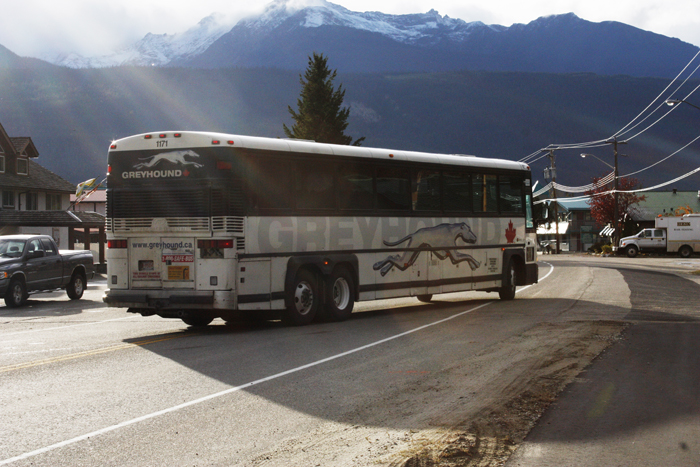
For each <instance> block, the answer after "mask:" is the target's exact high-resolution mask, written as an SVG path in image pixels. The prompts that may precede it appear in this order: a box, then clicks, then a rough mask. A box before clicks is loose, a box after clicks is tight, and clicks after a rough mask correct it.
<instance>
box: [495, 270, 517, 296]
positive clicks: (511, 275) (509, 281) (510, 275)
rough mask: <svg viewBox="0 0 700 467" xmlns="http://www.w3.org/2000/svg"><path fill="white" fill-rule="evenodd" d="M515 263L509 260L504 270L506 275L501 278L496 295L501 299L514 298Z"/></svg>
mask: <svg viewBox="0 0 700 467" xmlns="http://www.w3.org/2000/svg"><path fill="white" fill-rule="evenodd" d="M516 277H517V276H516V272H515V263H513V261H512V260H511V261H510V262H509V263H508V269H507V270H506V275H505V278H504V280H503V284H502V285H501V288H500V289H498V296H499V297H501V300H513V299H514V298H515V278H516Z"/></svg>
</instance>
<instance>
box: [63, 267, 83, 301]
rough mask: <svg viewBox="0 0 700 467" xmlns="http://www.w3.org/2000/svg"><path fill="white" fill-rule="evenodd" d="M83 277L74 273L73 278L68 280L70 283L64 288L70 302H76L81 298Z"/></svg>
mask: <svg viewBox="0 0 700 467" xmlns="http://www.w3.org/2000/svg"><path fill="white" fill-rule="evenodd" d="M85 285H86V281H85V276H83V275H82V274H80V273H79V272H76V273H74V274H73V276H72V277H71V278H70V282H69V283H68V285H67V286H66V293H67V294H68V298H70V299H71V300H78V299H79V298H80V297H82V296H83V292H85Z"/></svg>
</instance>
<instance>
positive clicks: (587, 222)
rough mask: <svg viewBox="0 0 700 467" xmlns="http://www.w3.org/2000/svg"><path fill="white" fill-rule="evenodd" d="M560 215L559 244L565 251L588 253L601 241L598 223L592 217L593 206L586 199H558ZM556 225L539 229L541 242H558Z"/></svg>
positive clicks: (538, 236) (538, 238) (538, 235)
mask: <svg viewBox="0 0 700 467" xmlns="http://www.w3.org/2000/svg"><path fill="white" fill-rule="evenodd" d="M557 205H558V213H559V225H558V228H559V242H560V248H561V249H562V250H563V251H579V252H584V251H588V248H590V247H591V246H593V244H594V243H596V242H598V241H600V237H599V235H598V231H599V230H600V228H598V227H597V226H596V221H595V219H593V218H592V217H591V206H590V205H589V204H588V201H587V200H585V199H573V200H569V199H567V198H559V199H557ZM556 228H557V226H556V225H555V224H553V223H552V224H550V225H542V226H540V227H538V229H537V240H538V241H539V242H547V243H549V242H555V241H556Z"/></svg>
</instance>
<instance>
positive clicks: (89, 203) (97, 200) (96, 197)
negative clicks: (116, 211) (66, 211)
mask: <svg viewBox="0 0 700 467" xmlns="http://www.w3.org/2000/svg"><path fill="white" fill-rule="evenodd" d="M75 200H76V196H75V193H73V194H71V195H70V203H71V208H70V209H71V211H80V212H96V213H98V214H102V215H103V216H106V215H107V190H102V189H99V190H95V191H94V192H92V193H91V194H90V195H89V196H87V197H86V198H84V199H83V200H82V201H80V203H78V204H75Z"/></svg>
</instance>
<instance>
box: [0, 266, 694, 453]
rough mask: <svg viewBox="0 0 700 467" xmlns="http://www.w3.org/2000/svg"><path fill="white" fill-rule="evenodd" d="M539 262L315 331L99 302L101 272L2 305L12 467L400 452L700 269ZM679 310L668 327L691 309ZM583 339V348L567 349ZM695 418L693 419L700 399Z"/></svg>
mask: <svg viewBox="0 0 700 467" xmlns="http://www.w3.org/2000/svg"><path fill="white" fill-rule="evenodd" d="M545 259H546V261H547V263H546V264H545V263H543V264H542V267H541V272H542V276H543V278H544V276H545V275H546V274H550V273H551V274H550V275H549V276H548V277H546V278H544V280H543V281H542V282H541V283H540V284H538V285H537V286H534V287H531V288H528V289H527V290H522V291H520V292H519V293H518V298H517V299H516V300H514V301H512V302H501V301H499V300H494V299H493V298H494V296H493V294H452V295H445V296H441V297H438V300H439V301H438V302H437V303H435V304H430V305H425V304H420V303H418V302H417V301H416V300H414V299H405V300H392V301H378V302H371V303H364V304H360V305H358V307H357V312H356V313H354V314H353V318H352V319H351V320H349V321H348V322H345V323H326V324H321V325H313V326H309V327H303V328H286V327H283V326H281V325H279V324H277V323H268V324H261V325H255V326H252V325H245V324H240V325H233V326H229V325H224V323H223V322H220V321H216V322H215V325H214V326H210V327H208V328H207V329H205V330H196V329H194V328H188V327H187V326H186V325H184V324H183V323H181V322H179V321H175V320H163V319H160V318H157V317H150V318H142V317H139V316H129V315H126V314H125V313H124V310H120V309H108V308H105V307H103V306H102V303H101V301H100V300H99V297H100V296H101V290H102V289H103V288H104V287H105V284H104V283H91V284H90V287H89V289H88V291H87V293H86V295H85V299H84V300H81V301H79V302H71V301H69V300H68V299H67V298H66V297H65V294H59V293H56V294H52V295H50V296H44V298H36V299H32V300H31V301H30V306H29V307H26V308H23V309H20V310H13V309H7V308H3V307H0V465H9V464H11V465H46V466H60V465H86V466H92V465H95V466H97V465H100V466H102V465H120V466H124V465H169V466H172V465H246V466H247V465H265V466H268V465H269V466H272V465H352V466H359V465H377V463H379V464H380V465H381V464H385V465H389V464H391V463H395V462H396V459H397V458H400V457H401V456H402V455H404V454H405V452H406V451H407V450H408V451H411V450H415V449H416V446H420V445H421V443H425V442H430V441H431V440H433V441H434V440H438V439H440V440H442V439H443V437H444V435H445V433H449V432H450V430H453V427H455V426H461V425H462V424H464V423H465V421H469V420H472V419H473V416H476V415H478V414H481V413H483V412H484V410H485V409H487V408H488V409H492V408H493V407H496V406H498V405H499V403H501V402H502V401H503V400H505V399H508V398H511V397H513V396H515V395H517V394H516V392H518V391H522V390H523V389H524V388H527V387H528V386H527V385H528V384H529V382H530V381H531V380H530V379H528V375H531V374H534V373H536V372H537V371H544V370H547V371H549V370H550V369H552V368H554V369H555V370H556V371H560V370H561V368H558V367H557V364H558V362H560V361H575V359H576V358H577V356H578V354H586V353H587V352H588V354H590V355H589V357H590V358H593V357H594V356H595V352H593V353H591V352H590V349H591V348H593V347H594V344H595V342H594V341H595V340H596V338H601V339H604V338H605V336H604V335H603V334H602V333H599V334H595V333H594V334H591V331H590V330H591V329H594V328H593V327H589V326H588V324H587V323H598V322H601V323H606V322H611V321H620V320H627V321H630V322H639V323H640V324H639V326H641V325H643V324H647V323H648V324H654V323H656V321H649V320H650V319H651V318H650V316H651V315H650V314H653V313H664V311H661V310H657V309H656V308H654V307H651V306H644V307H640V306H636V305H635V303H639V300H640V299H639V297H638V296H637V295H636V294H637V292H635V291H636V290H640V289H647V288H649V287H650V286H652V285H656V284H659V282H657V281H656V279H655V277H656V275H654V274H649V273H648V272H644V271H651V270H656V269H658V268H663V269H664V270H666V271H669V272H674V273H676V272H677V273H684V272H687V271H688V270H691V269H693V268H695V269H700V261H696V263H693V262H690V263H687V264H680V263H678V262H677V261H675V260H670V259H668V260H666V259H664V260H658V261H656V262H653V264H652V262H646V263H643V262H638V263H631V262H630V261H631V260H626V259H613V258H606V259H600V258H598V259H592V258H588V257H577V258H573V257H567V256H561V257H554V258H551V259H550V258H545ZM550 264H551V265H553V267H550ZM618 267H624V268H627V269H618ZM640 267H641V269H639V268H640ZM630 268H631V269H630ZM628 269H629V270H628ZM640 271H641V272H640ZM664 277H667V279H668V280H669V281H670V282H669V283H670V284H676V282H675V281H680V279H677V276H675V275H668V276H664ZM644 278H651V279H650V280H647V281H646V282H643V283H644V284H647V285H643V286H641V287H638V286H637V285H635V284H637V281H643V279H644ZM685 281H686V282H687V284H685V283H684V286H696V282H691V281H690V280H689V279H688V280H685ZM662 288H663V290H666V286H663V287H662ZM677 288H678V287H677ZM37 297H38V296H37ZM641 300H642V301H645V303H646V302H649V300H647V299H643V298H642V299H641ZM649 303H650V302H649ZM655 303H657V304H658V305H659V306H660V307H663V301H658V302H655ZM688 312H689V311H688V310H685V311H683V310H679V311H678V312H676V313H675V314H676V315H678V316H681V317H682V316H685V315H686V314H687V313H688ZM654 316H656V318H654V319H657V318H658V316H659V315H654ZM664 316H666V315H664ZM635 317H636V318H635ZM640 319H642V321H639V320H640ZM678 319H681V321H671V322H668V321H665V322H663V324H664V325H669V324H670V325H674V324H675V325H681V324H686V322H687V321H688V319H687V318H678ZM581 323H583V325H582V324H581ZM630 329H637V325H633V326H632V327H631V328H630ZM639 329H640V330H641V329H642V328H641V327H640V328H639ZM599 331H600V329H599V330H597V331H596V333H597V332H599ZM600 332H602V331H600ZM613 335H614V330H610V331H609V336H613ZM634 335H636V334H635V333H634V332H630V330H628V331H627V332H626V334H624V340H622V341H620V342H619V343H618V344H616V345H614V346H612V347H610V349H609V350H608V352H607V353H606V354H605V355H604V357H603V358H602V359H600V360H599V362H602V361H604V360H605V359H606V358H608V356H609V355H613V354H614V352H615V351H616V349H617V348H618V347H621V346H622V344H623V343H624V342H627V339H629V338H630V336H634ZM679 335H680V334H679ZM578 336H581V340H582V341H583V340H585V342H586V345H581V346H579V347H571V346H570V345H569V346H567V345H564V344H562V342H565V341H566V342H568V344H571V343H572V342H575V341H576V339H577V338H578ZM567 339H568V341H567ZM652 340H653V339H652ZM669 342H672V343H675V344H677V345H680V343H681V342H683V341H681V340H678V339H676V340H671V341H669ZM605 345H607V344H605ZM601 348H602V347H601ZM684 348H685V347H684ZM690 350H693V351H694V350H695V348H691V349H690ZM637 351H639V349H637ZM644 352H645V350H643V352H642V354H644ZM689 358H690V356H689ZM567 359H568V360H567ZM685 363H692V362H691V361H690V360H688V362H685ZM685 363H683V364H685ZM659 364H660V365H661V366H663V363H661V362H660V363H659ZM566 366H567V368H568V367H571V368H576V364H575V363H574V364H571V365H568V364H567V365H566ZM597 366H598V362H596V364H595V365H593V366H592V367H591V370H590V372H591V373H592V372H593V371H594V370H595V369H596V368H597ZM555 367H556V368H555ZM543 369H544V370H543ZM578 371H579V370H576V372H578ZM548 374H549V373H546V372H545V376H547V375H548ZM586 378H588V377H586ZM576 384H579V383H576ZM659 385H660V386H663V385H664V382H663V381H660V382H659ZM514 391H515V392H514ZM567 394H568V392H567ZM605 394H607V393H605ZM614 394H617V392H615V393H614ZM614 394H613V395H614ZM694 397H695V399H694V400H695V403H697V392H696V393H695V396H694ZM691 399H692V397H691ZM606 413H607V412H606ZM690 415H691V417H690V418H689V420H690V422H691V423H692V422H693V421H695V422H697V410H695V411H691V412H690ZM669 419H671V420H674V421H677V420H680V417H670V418H669ZM644 426H654V424H647V425H644ZM617 433H622V431H620V430H618V431H617ZM694 439H700V438H699V437H698V436H695V438H694ZM584 441H585V442H588V440H585V439H584ZM678 442H681V441H678ZM682 442H685V443H686V447H687V451H690V452H696V451H697V450H698V449H699V448H698V447H697V446H695V445H694V444H693V440H689V441H682ZM530 443H531V442H530V441H529V440H528V446H529V445H530ZM534 443H539V442H537V441H535V442H534ZM539 444H541V443H539ZM411 452H412V451H411ZM523 452H525V450H523ZM529 458H531V459H534V458H533V457H532V456H530V457H529ZM531 465H540V464H537V463H533V464H531ZM553 465H554V464H553ZM572 465H585V464H581V463H578V462H577V463H575V464H572ZM591 465H594V464H591ZM595 465H604V464H595ZM621 465H632V464H621ZM636 465H642V464H636ZM649 465H651V464H649ZM656 465H661V464H656Z"/></svg>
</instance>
